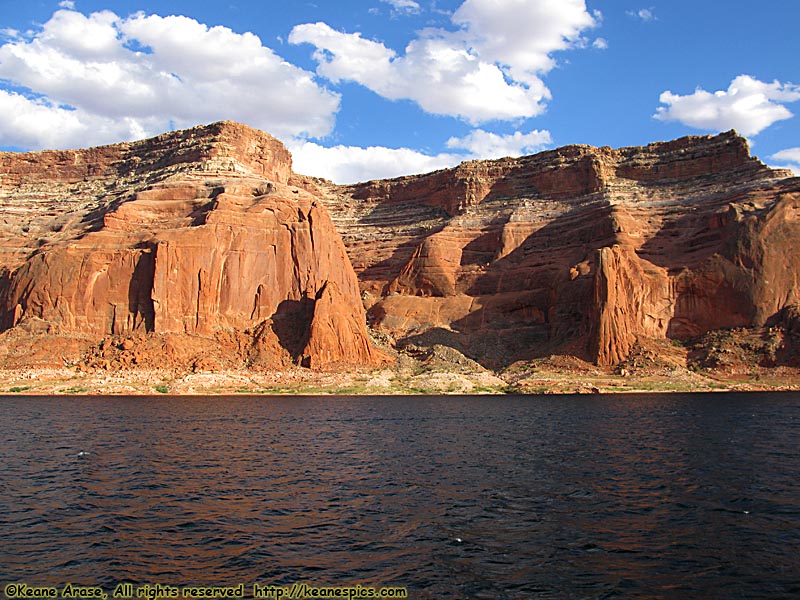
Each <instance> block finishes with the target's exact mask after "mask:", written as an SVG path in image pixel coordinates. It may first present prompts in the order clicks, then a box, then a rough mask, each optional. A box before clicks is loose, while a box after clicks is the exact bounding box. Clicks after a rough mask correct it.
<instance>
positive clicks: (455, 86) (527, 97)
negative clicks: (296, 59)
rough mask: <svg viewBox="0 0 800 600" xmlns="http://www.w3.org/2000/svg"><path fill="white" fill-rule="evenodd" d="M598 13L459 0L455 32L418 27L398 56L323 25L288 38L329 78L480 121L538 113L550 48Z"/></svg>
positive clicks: (569, 6)
mask: <svg viewBox="0 0 800 600" xmlns="http://www.w3.org/2000/svg"><path fill="white" fill-rule="evenodd" d="M598 18H599V15H597V14H595V15H594V16H593V15H591V14H589V13H588V12H587V10H586V5H585V3H584V0H561V1H560V2H551V1H550V0H465V2H463V3H462V4H461V5H460V6H459V7H458V9H457V10H456V11H455V12H454V13H453V15H452V17H451V20H452V23H453V25H454V26H455V27H456V29H455V30H453V31H449V30H445V29H441V28H428V29H424V30H422V31H421V32H419V34H418V37H416V38H415V39H413V40H412V41H411V42H409V44H408V45H407V46H406V48H405V51H404V54H402V55H398V54H397V53H396V52H395V51H394V50H392V49H390V48H387V47H386V46H385V45H384V44H382V43H381V42H377V41H373V40H367V39H364V38H363V37H361V35H360V34H359V33H344V32H340V31H336V30H334V29H332V28H331V27H329V26H328V25H327V24H325V23H306V24H302V25H298V26H296V27H295V28H294V29H293V30H292V32H291V34H290V36H289V42H290V43H293V44H302V43H308V44H311V45H313V46H315V48H316V50H315V51H314V54H313V56H314V59H315V60H316V61H317V63H318V67H317V73H318V74H319V75H321V76H323V77H325V78H327V79H328V80H330V81H332V82H334V83H337V82H339V81H354V82H356V83H359V84H361V85H363V86H365V87H367V88H369V89H370V90H372V91H374V92H375V93H377V94H379V95H381V96H383V97H384V98H388V99H390V100H401V99H408V100H412V101H414V102H416V103H417V104H418V105H419V106H420V107H421V108H422V109H423V110H425V111H427V112H429V113H433V114H440V115H450V116H456V117H460V118H462V119H465V120H467V121H469V122H471V123H481V122H485V121H489V120H492V119H505V120H513V119H519V118H527V117H533V116H536V115H538V114H541V113H542V112H543V111H544V109H545V104H546V102H547V101H548V100H550V98H551V95H550V91H549V90H548V89H547V87H546V86H545V84H544V82H543V81H542V75H544V74H546V73H547V72H548V71H550V70H551V69H552V68H553V67H554V66H555V61H554V59H553V57H552V56H551V54H552V53H554V52H556V51H560V50H567V49H569V48H575V47H583V46H585V45H586V43H587V42H586V40H585V39H584V38H583V37H582V35H581V34H582V32H583V31H585V30H586V29H589V28H591V27H594V26H596V25H597V24H598V21H597V19H598Z"/></svg>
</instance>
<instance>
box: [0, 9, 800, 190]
mask: <svg viewBox="0 0 800 600" xmlns="http://www.w3.org/2000/svg"><path fill="white" fill-rule="evenodd" d="M798 22H800V2H797V1H796V0H762V1H761V2H758V3H754V2H752V1H744V0H728V1H726V2H719V1H718V0H669V1H666V0H646V1H644V2H637V1H633V0H632V1H627V0H585V1H584V0H435V1H433V0H361V1H341V0H339V1H337V2H329V1H323V0H315V1H314V2H305V1H286V0H284V1H282V2H273V1H271V0H259V1H249V0H222V1H221V2H207V1H204V0H195V1H192V2H188V1H183V0H180V1H175V2H150V1H147V0H141V1H124V2H112V1H95V0H91V1H90V0H75V1H74V2H72V1H69V0H66V1H61V2H58V1H42V0H31V1H29V2H19V1H18V0H13V1H10V0H0V149H4V150H36V149H44V148H76V147H86V146H91V145H98V144H105V143H113V142H119V141H126V140H134V139H140V138H143V137H149V136H152V135H157V134H159V133H162V132H164V131H167V130H170V129H176V128H184V127H191V126H193V125H197V124H201V123H208V122H212V121H216V120H221V119H232V120H236V121H240V122H243V123H246V124H248V125H251V126H253V127H257V128H259V129H263V130H265V131H268V132H270V133H272V134H273V135H275V136H276V137H278V138H279V139H281V140H282V141H284V142H285V143H286V144H287V146H289V148H290V150H291V151H292V154H293V156H294V161H295V170H296V171H298V172H302V173H306V174H309V175H317V176H322V177H327V178H329V179H333V180H334V181H337V182H339V183H347V182H352V181H360V180H366V179H371V178H379V177H390V176H395V175H402V174H408V173H419V172H425V171H430V170H433V169H436V168H441V167H445V166H451V165H455V164H458V163H459V162H461V161H463V160H468V159H473V158H495V157H500V156H515V155H520V154H529V153H533V152H538V151H540V150H544V149H548V148H553V147H557V146H561V145H565V144H572V143H582V144H592V145H595V146H613V147H620V146H631V145H641V144H646V143H649V142H653V141H658V140H665V139H672V138H676V137H680V136H683V135H688V134H705V133H716V132H719V131H725V130H728V129H731V128H735V129H737V130H738V131H739V132H740V133H742V134H743V135H745V136H747V138H748V139H749V141H750V144H751V147H752V151H753V153H754V154H756V155H757V156H759V157H760V158H761V159H762V160H764V162H766V163H768V164H770V165H773V166H787V167H790V168H793V169H794V170H795V171H796V172H798V173H800V120H798V117H796V116H794V113H796V112H798V111H800V68H798V64H797V57H798V56H800V42H798V36H797V35H796V31H794V30H796V26H797V23H798Z"/></svg>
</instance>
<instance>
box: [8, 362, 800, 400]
mask: <svg viewBox="0 0 800 600" xmlns="http://www.w3.org/2000/svg"><path fill="white" fill-rule="evenodd" d="M789 390H792V391H800V373H798V371H797V370H796V369H793V370H788V369H772V370H769V369H765V370H763V371H760V372H755V373H750V374H746V375H742V374H726V373H719V372H703V373H698V372H694V371H689V370H686V369H677V368H676V369H662V370H660V371H654V372H650V373H645V374H640V375H633V376H632V375H628V374H625V375H624V376H623V375H618V374H614V373H605V372H602V371H599V370H598V371H594V372H586V371H581V370H579V369H568V368H567V369H541V368H539V369H533V370H530V371H526V372H522V373H520V372H514V373H509V372H507V373H492V372H490V371H485V370H481V371H477V370H476V371H465V372H454V371H449V370H435V369H434V370H425V369H419V368H408V367H405V368H389V369H363V370H358V369H357V370H350V371H346V372H341V371H339V372H320V371H311V370H308V369H300V368H297V369H289V370H285V371H274V372H252V371H244V370H242V371H221V372H197V373H191V372H175V371H169V370H146V369H131V370H125V371H113V372H111V371H104V370H96V371H91V370H90V371H85V370H79V369H74V368H60V369H44V368H31V369H25V370H16V371H9V370H5V371H0V394H25V395H65V394H67V395H68V394H90V395H159V394H170V395H206V394H226V395H231V394H341V395H355V394H363V395H382V394H391V395H394V394H507V393H517V394H575V393H578V394H597V393H601V394H604V393H605V394H607V393H633V392H710V391H789Z"/></svg>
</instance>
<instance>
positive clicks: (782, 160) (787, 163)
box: [769, 147, 800, 177]
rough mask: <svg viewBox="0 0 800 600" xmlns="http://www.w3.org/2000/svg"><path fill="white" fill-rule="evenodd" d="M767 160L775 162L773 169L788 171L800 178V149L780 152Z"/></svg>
mask: <svg viewBox="0 0 800 600" xmlns="http://www.w3.org/2000/svg"><path fill="white" fill-rule="evenodd" d="M769 158H770V160H772V161H775V165H776V166H775V168H779V169H789V170H791V171H792V172H794V174H795V175H797V176H798V177H800V147H798V148H787V149H786V150H781V151H780V152H776V153H775V154H773V155H772V156H770V157H769Z"/></svg>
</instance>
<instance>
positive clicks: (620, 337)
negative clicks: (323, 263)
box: [323, 132, 800, 366]
mask: <svg viewBox="0 0 800 600" xmlns="http://www.w3.org/2000/svg"><path fill="white" fill-rule="evenodd" d="M323 191H324V193H323V197H324V200H325V202H326V204H327V206H328V208H329V210H330V211H331V214H332V216H333V219H334V223H335V224H336V226H337V228H338V230H339V231H340V233H341V234H342V236H343V239H344V241H345V244H346V246H347V250H348V254H349V256H350V258H351V260H352V262H353V264H354V265H355V267H356V271H357V272H358V274H359V279H360V282H361V288H362V291H363V292H364V293H365V297H366V298H367V304H368V307H369V315H368V316H369V318H370V319H371V321H372V322H373V324H374V326H375V327H376V328H378V329H380V330H382V331H384V332H385V333H387V334H389V335H391V336H393V337H394V338H395V339H396V340H397V341H398V342H399V343H400V344H403V343H411V342H413V343H415V344H429V343H446V344H450V345H452V346H455V347H457V348H458V349H460V350H461V351H463V352H465V353H466V354H468V355H469V356H471V357H473V358H475V359H477V360H479V361H481V362H483V363H484V364H490V365H493V366H502V365H504V364H508V363H509V362H511V361H513V360H516V359H530V358H535V357H540V356H546V355H548V354H551V353H554V352H558V353H569V354H574V355H578V356H580V357H582V358H586V359H588V360H591V361H593V362H595V363H597V364H600V365H612V364H616V363H619V362H620V361H622V360H624V359H625V358H626V357H627V356H628V355H629V354H630V353H631V351H632V349H633V348H634V346H635V345H636V344H637V343H639V342H641V341H642V340H644V339H661V340H664V339H666V338H675V339H679V340H686V339H689V338H692V337H694V336H697V335H700V334H702V333H705V332H707V331H710V330H714V329H720V328H730V327H739V326H746V327H750V326H760V325H763V324H764V323H765V322H766V321H767V320H768V319H769V318H770V317H771V316H773V315H775V314H777V313H778V312H779V311H780V310H781V309H783V308H784V307H786V306H791V305H793V304H796V303H798V300H799V299H798V295H800V289H798V282H797V277H798V273H800V259H798V258H797V254H796V252H794V251H793V248H794V247H795V246H796V244H797V243H798V241H800V221H798V219H797V214H798V202H800V180H798V179H796V178H792V177H791V173H789V172H785V171H773V170H771V169H769V168H767V167H766V166H764V165H763V164H762V163H761V162H759V161H758V160H757V159H755V158H751V157H750V154H749V150H748V147H747V143H746V141H745V140H744V139H743V138H741V137H739V136H738V135H736V134H735V132H728V133H724V134H720V135H718V136H713V137H711V136H707V137H688V138H682V139H679V140H675V141H672V142H665V143H656V144H651V145H649V146H646V147H636V148H622V149H617V150H612V149H610V148H592V147H588V146H569V147H565V148H560V149H557V150H553V151H549V152H543V153H541V154H537V155H535V156H527V157H522V158H519V159H501V160H495V161H475V162H470V163H464V164H462V165H461V166H459V167H457V168H455V169H449V170H443V171H438V172H435V173H431V174H429V175H422V176H418V177H403V178H399V179H394V180H389V181H379V182H367V183H364V184H358V185H354V186H341V187H335V186H328V187H327V188H325V189H324V190H323Z"/></svg>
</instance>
